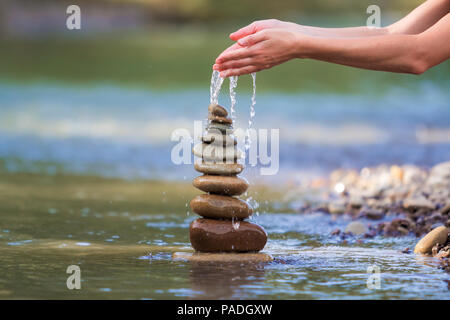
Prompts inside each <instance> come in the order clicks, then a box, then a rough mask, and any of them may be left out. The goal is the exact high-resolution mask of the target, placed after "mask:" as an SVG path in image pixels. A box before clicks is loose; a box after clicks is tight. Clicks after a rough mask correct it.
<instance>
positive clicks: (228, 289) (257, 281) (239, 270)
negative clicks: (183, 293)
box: [189, 261, 266, 299]
mask: <svg viewBox="0 0 450 320" xmlns="http://www.w3.org/2000/svg"><path fill="white" fill-rule="evenodd" d="M265 265H266V263H242V264H241V263H214V262H198V261H192V262H190V265H189V280H190V282H191V285H192V287H191V288H192V290H193V291H194V292H193V294H194V295H193V296H192V298H194V299H237V298H240V297H242V296H244V294H243V293H244V292H243V291H244V290H243V288H244V287H246V288H247V289H248V288H251V287H253V288H257V287H259V286H260V285H261V284H262V283H263V282H264V279H265V270H264V267H265Z"/></svg>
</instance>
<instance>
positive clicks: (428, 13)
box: [386, 0, 450, 34]
mask: <svg viewBox="0 0 450 320" xmlns="http://www.w3.org/2000/svg"><path fill="white" fill-rule="evenodd" d="M449 12H450V0H428V1H425V2H424V3H422V4H421V5H420V6H418V7H417V8H415V9H414V10H413V11H411V12H410V13H409V14H408V15H407V16H406V17H404V18H403V19H401V20H399V21H397V22H395V23H393V24H391V25H390V26H389V27H387V28H386V29H387V30H388V32H389V33H390V34H419V33H421V32H423V31H425V30H427V29H428V28H429V27H431V26H432V25H434V24H435V23H436V22H437V21H439V20H440V19H441V18H442V17H444V16H445V15H446V14H447V13H449Z"/></svg>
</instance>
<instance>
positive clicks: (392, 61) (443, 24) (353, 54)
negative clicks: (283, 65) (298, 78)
mask: <svg viewBox="0 0 450 320" xmlns="http://www.w3.org/2000/svg"><path fill="white" fill-rule="evenodd" d="M297 39H298V40H297V41H296V43H295V44H294V45H295V46H296V47H297V49H296V50H297V52H298V53H299V54H298V57H299V58H310V59H316V60H322V61H328V62H334V63H338V64H343V65H347V66H352V67H358V68H364V69H371V70H381V71H391V72H404V73H414V74H420V73H422V72H424V71H426V70H427V69H429V68H431V67H433V66H434V65H436V64H439V63H441V62H443V61H445V60H447V59H449V58H450V41H448V39H450V13H449V14H447V15H446V16H445V17H443V18H442V19H440V20H439V21H438V22H437V23H435V24H434V25H433V26H432V27H431V28H428V29H427V30H426V31H424V32H422V33H420V34H417V35H397V34H390V35H383V36H376V37H369V38H347V39H335V38H316V37H300V36H299V37H298V38H297Z"/></svg>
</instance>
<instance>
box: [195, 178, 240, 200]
mask: <svg viewBox="0 0 450 320" xmlns="http://www.w3.org/2000/svg"><path fill="white" fill-rule="evenodd" d="M192 184H193V185H194V187H196V188H198V189H200V190H202V191H205V192H210V193H216V194H224V195H228V196H238V195H241V194H243V193H244V192H245V191H247V189H248V182H247V181H246V180H244V179H242V178H238V177H235V176H212V175H203V176H199V177H197V178H195V179H194V180H193V182H192Z"/></svg>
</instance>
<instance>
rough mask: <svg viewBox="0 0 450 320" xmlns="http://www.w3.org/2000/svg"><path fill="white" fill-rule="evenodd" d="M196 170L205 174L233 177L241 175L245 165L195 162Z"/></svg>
mask: <svg viewBox="0 0 450 320" xmlns="http://www.w3.org/2000/svg"><path fill="white" fill-rule="evenodd" d="M194 168H195V170H197V171H198V172H201V173H205V174H217V175H227V176H231V175H236V174H239V173H241V172H242V171H243V170H244V165H242V164H240V163H215V162H195V163H194Z"/></svg>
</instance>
